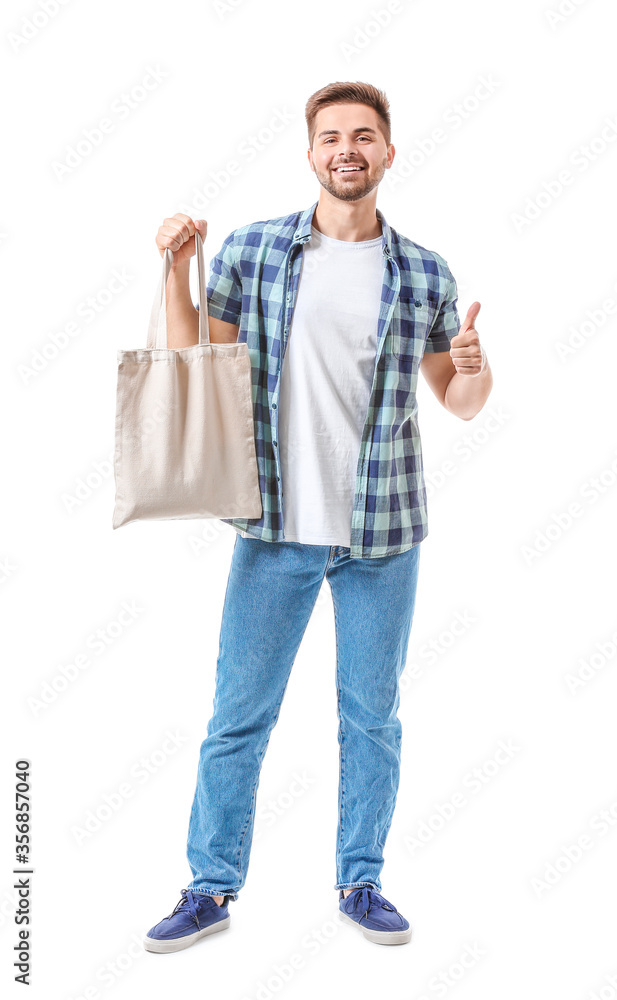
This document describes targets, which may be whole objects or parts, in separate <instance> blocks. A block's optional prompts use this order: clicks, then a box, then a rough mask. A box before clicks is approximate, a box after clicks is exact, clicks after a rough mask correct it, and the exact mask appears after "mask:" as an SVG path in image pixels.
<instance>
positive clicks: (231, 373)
mask: <svg viewBox="0 0 617 1000" xmlns="http://www.w3.org/2000/svg"><path fill="white" fill-rule="evenodd" d="M195 256H196V257H197V275H198V285H199V343H198V344H193V345H191V346H190V347H180V348H170V347H168V346H167V277H168V275H169V271H170V268H171V264H172V260H173V255H172V251H171V250H169V249H166V250H165V255H164V258H163V268H162V270H163V273H162V276H161V281H160V284H159V289H158V292H157V295H156V297H155V300H154V305H153V307H152V313H151V316H150V324H149V328H148V340H147V347H146V348H140V349H137V350H119V351H118V354H117V360H118V378H117V389H116V425H115V448H114V476H115V485H116V495H115V506H114V512H113V525H112V526H113V527H114V528H119V527H120V526H121V525H123V524H128V523H129V522H131V521H139V520H142V521H143V520H160V519H164V518H198V517H199V518H217V517H218V518H236V517H241V518H249V517H250V518H253V517H256V518H259V517H261V515H262V510H263V508H262V501H261V492H260V489H259V476H258V470H257V455H256V450H255V436H254V425H253V403H252V387H251V360H250V357H249V352H248V345H247V344H246V343H235V344H213V343H211V342H210V333H209V328H208V307H207V298H206V278H205V266H204V254H203V240H202V237H201V236H200V234H199V233H197V232H196V233H195Z"/></svg>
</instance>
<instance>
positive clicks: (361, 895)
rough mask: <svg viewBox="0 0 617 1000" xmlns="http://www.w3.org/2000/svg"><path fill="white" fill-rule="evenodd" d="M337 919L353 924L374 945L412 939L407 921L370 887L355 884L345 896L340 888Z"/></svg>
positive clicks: (403, 941) (400, 942) (397, 942)
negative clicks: (355, 886) (355, 887)
mask: <svg viewBox="0 0 617 1000" xmlns="http://www.w3.org/2000/svg"><path fill="white" fill-rule="evenodd" d="M339 919H340V920H342V921H344V923H346V924H355V926H356V927H359V928H360V930H361V931H362V933H363V934H364V937H365V938H368V940H369V941H374V942H375V944H407V942H408V941H409V940H410V938H411V927H410V926H409V921H408V920H405V917H404V916H403V914H402V913H399V912H398V910H397V908H396V906H393V904H392V903H390V902H389V901H388V900H387V899H385V898H384V897H383V896H382V895H381V894H380V893H378V892H377V890H376V889H371V888H370V886H366V885H361V886H358V888H357V889H354V890H353V891H352V892H350V893H349V895H348V896H344V894H343V890H342V889H340V890H339Z"/></svg>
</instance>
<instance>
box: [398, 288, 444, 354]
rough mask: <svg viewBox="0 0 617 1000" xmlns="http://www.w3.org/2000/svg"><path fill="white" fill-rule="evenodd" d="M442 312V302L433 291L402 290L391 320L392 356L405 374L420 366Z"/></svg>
mask: <svg viewBox="0 0 617 1000" xmlns="http://www.w3.org/2000/svg"><path fill="white" fill-rule="evenodd" d="M438 311H439V299H438V297H437V295H436V294H435V293H434V292H431V291H422V292H418V293H416V294H414V292H413V291H412V290H411V289H406V290H404V291H401V293H400V296H399V300H398V303H397V308H395V310H394V316H393V317H392V331H391V332H392V340H391V344H392V354H393V355H394V357H395V358H396V360H397V361H398V362H399V364H400V366H401V369H402V370H404V371H408V370H411V369H412V367H413V365H414V361H415V362H416V363H417V364H419V363H420V360H421V358H422V355H423V354H424V345H425V344H426V339H427V337H428V335H429V333H430V330H431V327H432V325H433V323H434V322H435V319H436V317H437V313H438Z"/></svg>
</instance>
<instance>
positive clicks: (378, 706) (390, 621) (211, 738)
mask: <svg viewBox="0 0 617 1000" xmlns="http://www.w3.org/2000/svg"><path fill="white" fill-rule="evenodd" d="M419 554H420V545H419V544H418V545H415V546H413V547H412V548H411V549H407V551H406V552H399V553H396V554H395V555H392V556H382V557H379V558H364V559H361V558H354V559H351V558H350V555H349V548H346V547H344V546H340V545H332V546H330V545H305V544H302V543H300V542H265V541H262V540H261V539H259V538H243V537H242V536H241V535H237V536H236V541H235V546H234V550H233V556H232V560H231V568H230V571H229V578H228V581H227V590H226V593H225V601H224V606H223V618H222V624H221V632H220V645H219V656H218V659H217V668H216V680H215V695H214V703H213V706H214V712H213V715H212V717H211V719H210V721H209V723H208V728H207V737H206V739H205V740H204V741H203V743H202V744H201V748H200V756H199V766H198V771H197V788H196V790H195V797H194V800H193V806H192V809H191V816H190V821H189V831H188V845H187V857H188V861H189V865H190V868H191V871H192V873H193V879H192V881H191V882H190V883H189V885H188V887H187V888H189V889H192V890H193V891H194V892H203V893H206V894H208V895H214V896H216V895H229V896H231V897H232V899H237V898H238V891H239V889H240V888H241V887H242V886H243V885H244V882H245V879H246V873H247V870H248V866H249V854H250V850H251V843H252V837H253V822H254V816H255V799H256V795H257V788H258V785H259V776H260V770H261V763H262V760H263V757H264V754H265V752H266V749H267V746H268V741H269V738H270V733H271V731H272V729H273V728H274V726H275V724H276V722H277V719H278V716H279V712H280V708H281V704H282V701H283V696H284V694H285V688H286V685H287V681H288V679H289V675H290V672H291V668H292V665H293V663H294V660H295V658H296V654H297V652H298V648H299V646H300V642H301V641H302V637H303V635H304V632H305V630H306V627H307V625H308V622H309V619H310V616H311V613H312V611H313V608H314V606H315V602H316V600H317V597H318V595H319V591H320V589H321V585H322V582H323V579H324V576H325V577H326V579H327V580H328V583H329V584H330V588H331V591H332V601H333V604H334V621H335V628H336V680H337V695H338V718H339V730H338V742H339V751H340V775H339V799H338V828H337V847H336V878H337V881H336V884H335V886H334V888H335V889H344V888H350V887H352V886H371V887H373V888H375V889H377V890H378V891H380V890H381V882H380V877H379V876H380V872H381V870H382V867H383V863H384V858H383V849H384V845H385V842H386V837H387V834H388V831H389V829H390V823H391V820H392V814H393V812H394V806H395V802H396V795H397V792H398V785H399V771H400V753H401V731H402V726H401V723H400V721H399V719H398V717H397V710H398V706H399V678H400V675H401V673H402V672H403V670H404V667H405V661H406V657H407V644H408V640H409V634H410V631H411V623H412V618H413V610H414V604H415V597H416V583H417V577H418V562H419ZM303 870H305V869H303V867H302V864H301V863H299V864H298V877H300V873H301V872H302V871H303Z"/></svg>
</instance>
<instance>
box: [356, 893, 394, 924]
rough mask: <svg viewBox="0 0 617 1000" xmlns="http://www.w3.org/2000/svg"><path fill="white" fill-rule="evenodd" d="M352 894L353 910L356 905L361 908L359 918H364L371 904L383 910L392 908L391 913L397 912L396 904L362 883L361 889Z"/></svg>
mask: <svg viewBox="0 0 617 1000" xmlns="http://www.w3.org/2000/svg"><path fill="white" fill-rule="evenodd" d="M350 895H351V893H350ZM353 895H354V897H355V898H354V901H353V904H352V908H353V909H354V910H356V909H358V907H359V908H360V909H361V911H362V916H361V917H360V920H364V918H365V917H366V916H367V914H368V912H369V910H370V909H371V907H373V906H380V907H382V909H384V910H392V912H393V913H398V910H397V909H396V906H394V905H393V904H392V903H391V902H390V901H389V900H388V899H386V898H385V897H384V896H382V895H381V894H380V893H379V892H377V891H376V890H375V889H371V888H370V887H369V886H367V885H363V886H362V891H361V892H355V893H354V894H353Z"/></svg>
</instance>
